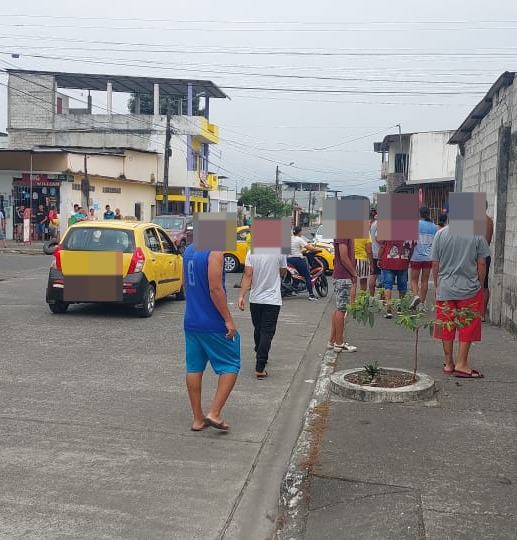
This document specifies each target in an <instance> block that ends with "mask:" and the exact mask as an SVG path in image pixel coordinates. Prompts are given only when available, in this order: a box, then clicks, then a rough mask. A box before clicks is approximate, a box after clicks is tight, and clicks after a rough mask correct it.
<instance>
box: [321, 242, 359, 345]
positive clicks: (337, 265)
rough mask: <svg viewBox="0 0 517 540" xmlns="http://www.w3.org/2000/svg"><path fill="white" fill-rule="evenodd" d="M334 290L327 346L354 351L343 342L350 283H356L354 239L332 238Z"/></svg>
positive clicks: (350, 288)
mask: <svg viewBox="0 0 517 540" xmlns="http://www.w3.org/2000/svg"><path fill="white" fill-rule="evenodd" d="M332 277H333V279H334V291H335V293H336V310H335V311H334V315H333V316H332V327H331V331H330V340H329V342H328V346H327V347H328V348H329V349H334V352H337V353H339V352H343V351H345V352H355V351H357V347H354V346H353V345H350V344H349V343H346V342H345V339H344V338H345V316H346V306H347V304H349V303H350V293H351V290H352V285H355V284H357V272H356V270H355V257H354V241H353V240H352V239H339V240H334V272H333V274H332Z"/></svg>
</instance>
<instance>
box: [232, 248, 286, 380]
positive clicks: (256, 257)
mask: <svg viewBox="0 0 517 540" xmlns="http://www.w3.org/2000/svg"><path fill="white" fill-rule="evenodd" d="M286 272H287V260H286V256H285V255H274V254H270V255H269V254H268V255H266V254H255V253H251V252H250V251H248V254H247V255H246V262H245V265H244V274H243V278H242V282H241V292H240V295H239V300H238V306H239V309H240V310H241V311H244V309H245V308H246V300H245V299H246V293H247V292H248V289H251V290H250V299H249V300H250V312H251V321H252V323H253V328H254V332H253V339H254V341H255V354H256V363H255V376H256V377H257V379H264V378H265V377H267V376H268V373H267V371H266V365H267V363H268V360H269V351H270V349H271V342H272V341H273V337H274V335H275V332H276V324H277V321H278V315H279V313H280V306H281V305H282V294H281V278H282V277H283V276H284V275H285V273H286Z"/></svg>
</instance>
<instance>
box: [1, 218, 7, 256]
mask: <svg viewBox="0 0 517 540" xmlns="http://www.w3.org/2000/svg"><path fill="white" fill-rule="evenodd" d="M0 241H1V242H2V247H3V248H4V249H5V248H7V241H6V239H5V216H4V213H3V212H2V210H0Z"/></svg>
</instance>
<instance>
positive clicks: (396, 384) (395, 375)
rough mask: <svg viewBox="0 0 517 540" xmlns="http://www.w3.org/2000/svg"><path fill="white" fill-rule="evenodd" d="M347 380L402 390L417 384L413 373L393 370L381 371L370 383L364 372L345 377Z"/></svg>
mask: <svg viewBox="0 0 517 540" xmlns="http://www.w3.org/2000/svg"><path fill="white" fill-rule="evenodd" d="M345 380H346V381H348V382H349V383H352V384H359V385H360V386H373V387H376V388H400V387H401V386H409V385H410V384H414V383H415V382H416V381H415V380H414V378H413V374H412V373H404V372H402V371H393V370H391V369H381V370H380V371H379V373H378V374H377V375H376V376H375V377H374V379H373V380H372V381H370V378H369V376H368V375H367V374H366V373H365V372H364V371H356V372H355V373H350V374H349V375H345Z"/></svg>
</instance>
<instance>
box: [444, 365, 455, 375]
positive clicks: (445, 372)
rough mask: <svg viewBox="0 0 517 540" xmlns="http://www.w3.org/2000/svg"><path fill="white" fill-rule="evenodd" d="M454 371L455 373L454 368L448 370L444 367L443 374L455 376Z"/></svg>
mask: <svg viewBox="0 0 517 540" xmlns="http://www.w3.org/2000/svg"><path fill="white" fill-rule="evenodd" d="M454 371H455V369H454V368H452V369H446V368H445V367H444V368H443V372H442V373H443V374H444V375H453V374H454Z"/></svg>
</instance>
